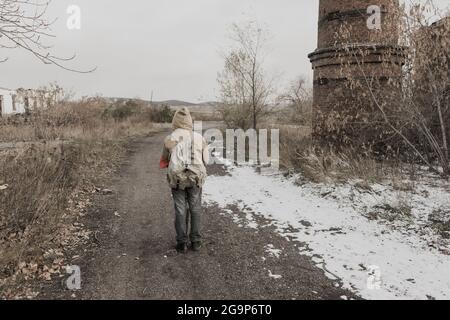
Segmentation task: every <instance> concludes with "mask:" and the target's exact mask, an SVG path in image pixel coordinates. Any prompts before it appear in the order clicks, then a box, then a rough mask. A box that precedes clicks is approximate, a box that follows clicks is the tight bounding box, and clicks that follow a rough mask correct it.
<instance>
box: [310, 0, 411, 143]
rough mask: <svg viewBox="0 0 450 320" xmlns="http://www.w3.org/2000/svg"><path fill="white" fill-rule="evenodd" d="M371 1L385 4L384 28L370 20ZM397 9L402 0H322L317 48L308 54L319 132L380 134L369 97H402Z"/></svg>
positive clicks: (340, 136) (340, 138) (386, 100)
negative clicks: (369, 24)
mask: <svg viewBox="0 0 450 320" xmlns="http://www.w3.org/2000/svg"><path fill="white" fill-rule="evenodd" d="M372 5H376V6H378V8H380V10H379V12H380V13H381V29H373V28H369V26H368V20H369V18H370V17H371V15H372V13H370V14H369V13H367V11H368V7H369V6H372ZM398 9H399V0H370V1H368V0H320V5H319V33H318V49H316V50H315V51H314V52H313V53H311V54H310V55H309V58H310V60H311V63H312V67H313V70H314V86H313V88H314V102H313V103H314V107H313V108H314V109H313V110H314V112H313V114H314V116H313V121H314V123H313V129H314V133H315V135H316V136H319V137H320V136H325V137H326V139H327V140H328V141H330V140H333V139H335V140H337V142H339V143H342V142H351V141H354V140H356V139H361V137H362V135H361V131H363V132H364V133H365V134H366V133H367V135H369V133H370V134H377V130H378V129H379V128H376V126H373V125H372V124H373V123H376V122H378V123H379V121H377V120H376V119H373V118H372V115H373V114H375V113H376V112H374V111H375V108H376V105H375V106H374V103H373V101H372V100H373V99H371V98H370V97H372V93H376V94H377V99H378V97H379V98H380V100H379V101H378V102H379V103H381V104H383V106H387V105H390V104H392V101H393V100H395V99H398V93H399V83H400V80H401V75H402V65H403V64H404V50H403V49H402V47H400V46H399V45H398V43H399V25H398V22H399V20H398V15H397V13H398ZM368 83H370V90H368V88H367V87H368V86H367V84H368ZM395 96H396V97H395ZM364 139H366V137H364ZM363 143H364V141H363Z"/></svg>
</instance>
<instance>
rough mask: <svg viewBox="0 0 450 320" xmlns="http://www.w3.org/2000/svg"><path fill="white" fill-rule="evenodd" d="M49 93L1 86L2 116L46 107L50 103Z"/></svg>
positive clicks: (0, 109)
mask: <svg viewBox="0 0 450 320" xmlns="http://www.w3.org/2000/svg"><path fill="white" fill-rule="evenodd" d="M47 96H48V95H47V94H46V93H45V92H44V91H42V90H33V89H17V90H11V89H7V88H2V87H0V117H5V116H11V115H15V114H22V113H25V112H27V111H30V110H33V109H37V108H44V107H46V106H47V104H48V97H47Z"/></svg>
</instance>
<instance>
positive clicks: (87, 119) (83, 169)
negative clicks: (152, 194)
mask: <svg viewBox="0 0 450 320" xmlns="http://www.w3.org/2000/svg"><path fill="white" fill-rule="evenodd" d="M111 107H112V106H111V105H108V104H105V103H104V102H103V101H98V100H88V101H82V102H78V103H68V104H65V105H61V106H58V107H55V108H52V109H48V110H40V111H37V112H35V113H33V114H31V115H27V116H25V117H19V118H10V119H3V120H2V122H1V123H0V186H2V188H1V189H0V204H1V205H0V297H1V296H2V293H4V290H5V288H6V287H8V286H10V285H15V284H17V283H18V281H19V279H21V277H20V276H21V274H20V266H23V265H24V264H25V265H26V264H27V263H31V262H32V263H33V265H38V266H40V265H44V264H45V252H48V250H49V248H58V250H60V249H61V247H62V246H63V242H66V241H67V239H66V240H64V237H61V235H63V234H66V235H67V230H72V229H71V227H72V223H74V222H75V221H76V219H77V216H76V215H74V213H73V212H72V211H71V210H69V203H70V202H71V201H72V197H73V196H74V195H75V194H76V193H77V192H78V191H79V190H82V189H83V188H86V186H89V187H92V186H94V185H95V183H96V182H97V181H98V180H100V179H101V177H102V176H104V175H106V174H108V173H109V172H110V171H111V170H113V169H114V168H115V166H116V165H117V164H118V163H119V161H120V159H121V157H122V156H123V155H124V153H125V152H126V149H125V143H126V141H128V139H130V138H131V137H133V136H137V135H145V134H148V133H150V132H153V131H155V130H156V129H155V126H156V125H155V124H154V123H153V122H152V117H151V115H150V114H149V113H148V110H147V109H143V108H140V107H132V109H131V112H130V113H129V114H128V115H127V116H126V117H123V118H121V119H117V118H116V119H115V118H113V117H112V116H111V115H110V113H109V112H108V110H110V109H111Z"/></svg>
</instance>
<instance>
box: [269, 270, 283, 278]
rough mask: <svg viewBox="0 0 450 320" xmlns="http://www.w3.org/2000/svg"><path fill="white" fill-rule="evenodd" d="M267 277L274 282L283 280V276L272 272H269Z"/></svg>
mask: <svg viewBox="0 0 450 320" xmlns="http://www.w3.org/2000/svg"><path fill="white" fill-rule="evenodd" d="M269 277H270V278H273V279H275V280H278V279H281V278H283V276H281V275H279V274H273V273H272V271H270V270H269Z"/></svg>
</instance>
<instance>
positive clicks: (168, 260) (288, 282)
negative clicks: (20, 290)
mask: <svg viewBox="0 0 450 320" xmlns="http://www.w3.org/2000/svg"><path fill="white" fill-rule="evenodd" d="M166 134H167V132H163V133H157V134H154V135H153V136H150V137H146V138H142V139H140V140H137V141H135V142H133V143H132V145H131V146H130V148H131V151H130V155H129V158H128V160H127V162H126V163H125V164H124V165H123V167H122V169H121V170H120V172H119V173H118V174H117V175H116V176H115V177H113V178H112V179H111V180H110V181H108V183H107V184H106V185H105V187H108V188H109V189H111V190H112V193H110V194H108V195H100V194H99V195H95V199H94V205H93V206H92V208H91V209H90V212H89V214H88V215H87V216H86V221H85V222H84V223H85V224H86V225H87V226H88V227H89V228H90V229H91V230H92V231H94V235H95V236H93V237H92V243H91V244H89V245H88V246H87V247H85V248H77V249H76V250H74V251H75V252H74V254H77V255H80V258H79V259H78V260H77V261H76V262H74V263H78V264H79V265H80V268H81V277H82V289H81V290H80V291H78V292H76V293H75V294H73V293H72V292H69V291H67V290H64V289H61V288H59V289H56V288H55V290H54V292H53V293H52V294H50V296H52V295H53V296H57V297H60V298H61V297H63V298H69V299H70V298H76V299H79V298H82V299H214V298H216V299H321V298H323V299H325V298H326V299H339V298H341V297H342V296H344V295H345V296H346V297H349V298H351V297H353V296H352V294H351V293H349V292H347V291H344V290H342V289H339V288H338V287H339V283H338V280H336V281H332V280H330V279H328V278H326V277H325V275H324V274H323V271H321V270H319V269H317V268H315V267H314V265H313V263H312V262H311V261H310V258H307V257H304V256H301V255H299V253H298V249H297V248H296V246H295V244H293V243H292V242H289V241H287V240H286V239H284V238H281V237H280V236H279V235H277V234H276V232H275V231H274V230H272V229H271V227H265V228H264V229H259V230H256V229H255V230H249V229H244V228H240V227H239V226H238V225H237V224H236V223H235V222H233V220H232V218H231V217H227V216H224V215H222V214H220V210H219V209H218V208H214V207H209V208H205V211H204V216H203V235H204V248H203V249H202V251H201V252H199V253H193V252H189V253H188V254H186V255H178V254H177V253H176V252H175V250H174V249H173V246H174V241H175V234H174V226H173V215H174V213H173V208H172V200H171V196H170V190H169V188H168V186H167V183H166V178H165V172H164V171H161V170H159V167H158V164H159V158H160V152H161V148H162V142H163V139H164V137H165V135H166ZM219 171H220V168H210V172H211V174H220V172H219ZM268 243H271V244H274V245H276V246H277V247H282V248H283V249H284V250H283V251H284V253H285V254H284V255H283V257H280V258H279V259H272V260H271V259H267V261H264V259H265V258H263V256H264V254H265V247H266V246H267V244H268ZM263 261H264V263H263ZM277 272H280V273H281V274H283V277H282V278H277V277H274V276H273V274H276V273H277Z"/></svg>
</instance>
